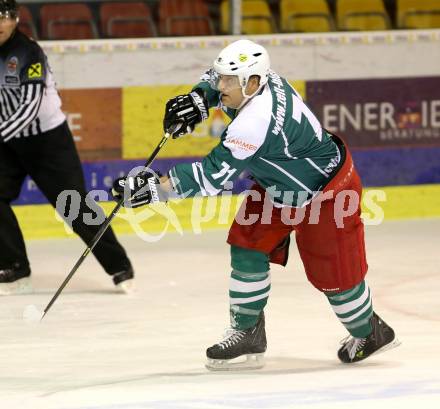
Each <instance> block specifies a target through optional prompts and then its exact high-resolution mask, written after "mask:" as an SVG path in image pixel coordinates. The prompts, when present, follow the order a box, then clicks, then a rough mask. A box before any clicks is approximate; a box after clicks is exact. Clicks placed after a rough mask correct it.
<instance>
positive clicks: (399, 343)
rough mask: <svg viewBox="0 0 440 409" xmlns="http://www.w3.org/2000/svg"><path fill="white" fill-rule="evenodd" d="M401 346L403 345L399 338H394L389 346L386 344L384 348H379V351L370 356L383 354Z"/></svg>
mask: <svg viewBox="0 0 440 409" xmlns="http://www.w3.org/2000/svg"><path fill="white" fill-rule="evenodd" d="M401 344H402V343H401V342H400V341H399V340H398V339H397V338H394V339H393V340H392V341H391V342H390V343H389V344H386V345H384V346H383V347H382V348H379V349H378V350H377V351H374V352H373V353H372V354H371V355H370V356H373V355H377V354H381V353H382V352H386V351H389V350H390V349H394V348H397V347H398V346H399V345H401Z"/></svg>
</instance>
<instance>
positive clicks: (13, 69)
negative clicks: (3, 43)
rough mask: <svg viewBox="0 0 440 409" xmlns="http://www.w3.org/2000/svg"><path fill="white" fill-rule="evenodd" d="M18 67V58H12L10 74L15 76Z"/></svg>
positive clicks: (8, 66)
mask: <svg viewBox="0 0 440 409" xmlns="http://www.w3.org/2000/svg"><path fill="white" fill-rule="evenodd" d="M17 65H18V58H17V57H11V58H10V59H9V61H8V64H7V69H8V74H9V75H14V74H16V73H17Z"/></svg>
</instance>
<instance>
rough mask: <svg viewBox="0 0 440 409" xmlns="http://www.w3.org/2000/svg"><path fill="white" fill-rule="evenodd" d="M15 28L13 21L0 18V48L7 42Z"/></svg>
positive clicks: (15, 23)
mask: <svg viewBox="0 0 440 409" xmlns="http://www.w3.org/2000/svg"><path fill="white" fill-rule="evenodd" d="M15 27H17V21H16V20H15V19H11V18H7V17H2V16H0V46H2V45H3V44H4V43H6V41H8V40H9V37H11V35H12V33H13V32H14V30H15Z"/></svg>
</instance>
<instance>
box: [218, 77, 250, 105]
mask: <svg viewBox="0 0 440 409" xmlns="http://www.w3.org/2000/svg"><path fill="white" fill-rule="evenodd" d="M217 87H218V90H219V91H220V92H221V94H222V97H221V98H222V103H223V105H225V106H227V107H228V108H232V109H235V108H238V107H239V106H240V104H241V102H242V101H243V98H244V97H243V93H242V91H241V86H240V81H239V80H238V77H237V76H236V75H219V78H218V86H217Z"/></svg>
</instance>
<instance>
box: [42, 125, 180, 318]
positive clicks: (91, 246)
mask: <svg viewBox="0 0 440 409" xmlns="http://www.w3.org/2000/svg"><path fill="white" fill-rule="evenodd" d="M173 132H174V131H171V130H170V131H169V132H167V133H165V135H164V136H163V137H162V140H161V141H160V142H159V145H157V146H156V149H155V150H154V151H153V153H152V154H151V155H150V157H149V158H148V160H147V161H146V162H145V165H144V167H145V168H148V167H149V166H150V165H151V163H152V162H153V161H154V159H155V158H156V156H157V154H158V153H159V151H160V150H161V149H162V147H163V146H164V145H165V142H166V141H167V140H168V139H169V138H170V136H171V135H172V134H173ZM123 203H124V197H122V198H121V199H120V200H119V202H118V203H117V204H116V206H115V207H114V209H113V210H112V212H111V213H110V215H109V216H108V217H107V219H106V220H105V222H104V223H103V224H102V226H101V227H100V229H99V230H98V232H97V233H96V234H95V237H93V239H92V241H91V242H90V244H89V245H88V247H87V248H86V249H85V250H84V252H83V253H82V255H81V257H80V258H79V259H78V261H77V262H76V263H75V265H74V266H73V268H72V270H71V271H70V273H69V274H68V275H67V277H66V278H65V279H64V281H63V283H62V284H61V285H60V287H59V288H58V290H57V291H56V293H55V294H54V296H53V297H52V299H51V300H50V301H49V304H47V306H46V308H45V309H44V311H43V314H42V316H41V318H40V321H42V320H43V318H44V316H45V315H46V314H47V312H48V311H49V310H50V308H51V307H52V305H53V303H54V302H55V301H56V299H57V298H58V296H59V295H60V294H61V292H62V291H63V289H64V287H65V286H66V285H67V283H68V282H69V281H70V279H71V278H72V277H73V275H74V274H75V272H76V270H78V268H79V266H80V265H81V264H82V263H83V261H84V260H85V259H86V257H87V256H88V255H89V254H90V252H91V251H92V250H93V249H94V248H95V246H96V245H97V244H98V241H99V240H100V239H101V237H102V235H103V234H104V233H105V232H106V230H107V229H108V227H109V226H110V223H111V222H112V220H113V219H114V217H115V216H116V213H118V211H119V209H120V208H121V207H122V205H123Z"/></svg>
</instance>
